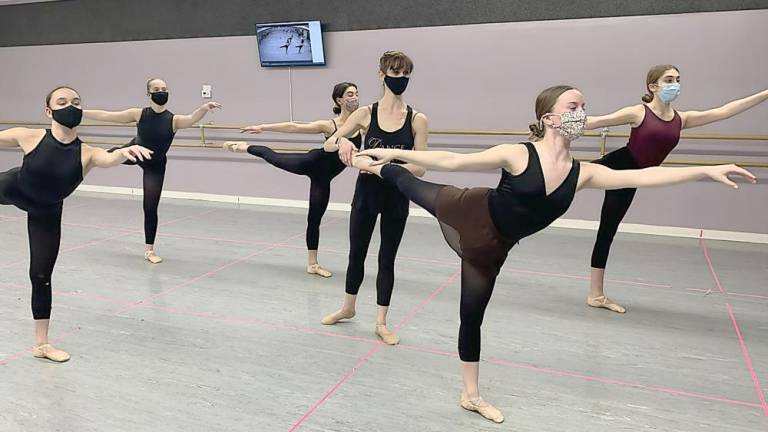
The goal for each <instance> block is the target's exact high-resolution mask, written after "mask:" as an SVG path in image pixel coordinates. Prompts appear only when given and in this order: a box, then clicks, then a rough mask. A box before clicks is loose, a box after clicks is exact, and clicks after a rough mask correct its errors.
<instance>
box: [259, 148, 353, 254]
mask: <svg viewBox="0 0 768 432" xmlns="http://www.w3.org/2000/svg"><path fill="white" fill-rule="evenodd" d="M248 153H250V154H252V155H254V156H256V157H260V158H262V159H264V160H265V161H267V162H268V163H270V164H271V165H274V166H276V167H278V168H280V169H283V170H285V171H288V172H290V173H293V174H298V175H304V176H307V177H309V212H308V213H307V235H306V237H307V238H306V240H307V250H317V247H318V244H319V243H320V223H321V222H322V220H323V215H324V214H325V210H326V209H328V201H329V200H330V199H331V180H333V179H334V177H336V176H337V175H339V173H341V172H342V171H343V170H344V168H345V166H344V164H343V163H341V161H340V160H339V156H338V153H329V152H326V151H324V150H323V149H314V150H310V151H309V152H307V153H277V152H275V151H274V150H272V149H270V148H269V147H265V146H260V145H252V146H249V147H248Z"/></svg>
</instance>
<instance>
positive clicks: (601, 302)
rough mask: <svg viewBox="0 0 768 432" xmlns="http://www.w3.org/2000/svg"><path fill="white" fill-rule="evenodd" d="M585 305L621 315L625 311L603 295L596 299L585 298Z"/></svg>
mask: <svg viewBox="0 0 768 432" xmlns="http://www.w3.org/2000/svg"><path fill="white" fill-rule="evenodd" d="M587 304H588V305H590V306H592V307H594V308H604V309H608V310H611V311H614V312H617V313H622V314H623V313H625V312H626V311H627V309H625V308H624V306H622V305H620V304H618V303H614V302H613V300H611V299H609V298H608V297H606V296H604V295H601V296H598V297H587Z"/></svg>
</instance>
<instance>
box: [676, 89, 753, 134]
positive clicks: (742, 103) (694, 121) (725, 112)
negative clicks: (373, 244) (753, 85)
mask: <svg viewBox="0 0 768 432" xmlns="http://www.w3.org/2000/svg"><path fill="white" fill-rule="evenodd" d="M766 100H768V90H763V91H761V92H760V93H755V94H753V95H752V96H747V97H745V98H743V99H739V100H735V101H733V102H728V103H727V104H725V105H723V106H721V107H719V108H713V109H710V110H706V111H685V112H681V113H680V117H681V118H682V120H683V129H689V128H694V127H698V126H704V125H706V124H710V123H714V122H716V121H720V120H725V119H727V118H731V117H733V116H735V115H736V114H741V113H743V112H744V111H746V110H748V109H750V108H752V107H754V106H756V105H759V104H761V103H763V102H765V101H766Z"/></svg>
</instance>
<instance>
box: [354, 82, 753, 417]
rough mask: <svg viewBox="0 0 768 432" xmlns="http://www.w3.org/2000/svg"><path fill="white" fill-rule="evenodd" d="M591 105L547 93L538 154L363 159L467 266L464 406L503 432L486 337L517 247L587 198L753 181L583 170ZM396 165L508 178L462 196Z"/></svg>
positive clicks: (719, 175) (573, 93)
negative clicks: (486, 363)
mask: <svg viewBox="0 0 768 432" xmlns="http://www.w3.org/2000/svg"><path fill="white" fill-rule="evenodd" d="M584 105H585V104H584V98H583V96H582V95H581V93H580V92H579V91H578V90H576V89H575V88H573V87H570V86H557V87H552V88H549V89H547V90H544V91H543V92H542V93H541V94H540V95H539V97H538V98H537V100H536V116H537V118H538V119H539V123H537V124H535V125H531V130H532V132H533V133H532V136H533V138H535V139H536V143H535V144H534V143H524V144H523V145H519V144H502V145H499V146H496V147H493V148H491V149H489V150H486V151H483V152H480V153H465V154H463V153H451V152H442V151H430V152H422V151H402V150H392V149H372V150H365V151H363V152H361V153H360V154H359V155H358V156H357V157H356V159H357V160H359V161H360V162H357V163H356V166H357V167H359V168H361V169H364V170H366V171H369V172H371V173H373V174H376V175H379V176H381V177H383V178H384V179H386V181H387V182H388V183H389V184H391V185H392V186H393V187H394V188H396V189H397V190H398V191H400V192H402V193H403V194H405V195H406V196H407V197H408V199H410V200H412V201H414V202H415V203H416V204H418V205H420V206H421V207H423V208H424V209H426V210H427V211H429V212H430V213H431V214H432V215H434V216H435V217H436V218H437V220H438V221H439V223H440V227H441V228H442V231H443V234H444V237H445V239H446V241H447V242H448V244H449V245H450V246H451V248H453V249H454V250H455V251H456V253H457V254H458V255H459V256H460V257H461V308H460V317H461V326H460V328H459V357H460V358H461V360H462V362H464V363H463V365H462V367H463V371H464V391H463V392H462V396H461V405H462V407H464V408H465V409H468V410H471V411H477V412H479V413H480V414H481V415H483V416H484V417H486V418H488V419H491V420H493V421H495V422H502V421H503V420H504V416H503V415H502V414H501V412H500V411H499V410H498V409H496V408H495V407H493V406H492V405H490V404H489V403H487V402H485V401H483V400H482V399H481V398H480V391H479V387H478V374H479V363H478V362H479V359H480V327H481V325H482V322H483V316H484V314H485V309H486V307H487V306H488V302H489V301H490V299H491V293H492V292H493V288H494V286H495V284H496V277H497V276H498V274H499V270H500V269H501V266H502V265H503V264H504V261H505V260H506V258H507V253H508V252H509V250H510V249H511V248H512V246H513V245H514V244H515V243H516V242H518V241H519V240H520V239H522V238H524V237H527V236H529V235H531V234H533V233H535V232H538V231H539V230H541V229H543V228H545V227H547V226H548V225H549V224H551V223H552V222H553V221H554V220H555V219H557V218H558V217H560V216H561V215H562V214H563V213H565V211H566V210H567V209H568V207H569V206H570V204H571V201H572V200H573V195H574V193H576V191H577V190H579V189H581V188H594V189H606V190H607V189H621V188H627V187H650V186H663V185H670V184H675V183H682V182H687V181H693V180H696V179H700V178H703V177H711V178H712V179H714V180H717V181H720V182H723V183H725V184H729V185H733V186H735V184H733V183H732V182H731V181H730V180H729V179H728V177H727V176H728V175H729V174H732V175H741V176H744V177H747V178H748V179H751V180H753V181H754V176H752V175H751V173H749V172H748V171H746V170H743V169H741V168H739V167H736V166H734V165H727V166H717V167H695V168H648V169H645V170H625V171H614V170H612V169H609V168H607V167H604V166H602V165H599V164H593V163H579V162H578V161H576V160H575V159H574V158H573V157H572V156H571V154H570V145H571V141H572V140H574V139H577V138H578V137H579V136H581V134H582V132H583V128H584V123H585V121H586V114H585V113H584ZM371 158H373V159H374V160H375V161H372V160H371ZM395 160H403V161H406V162H409V163H414V164H417V165H420V166H423V167H424V168H426V169H435V170H441V171H487V170H492V169H501V180H500V181H499V185H498V186H497V187H496V188H495V189H488V188H472V189H459V188H456V187H454V186H447V185H441V184H435V183H430V182H427V181H423V180H420V179H417V178H416V177H414V176H413V174H411V173H410V172H408V171H407V170H404V169H403V168H401V167H400V166H399V165H397V164H386V163H387V162H390V161H395ZM382 164H386V165H383V166H382Z"/></svg>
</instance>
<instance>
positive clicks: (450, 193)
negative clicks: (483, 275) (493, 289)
mask: <svg viewBox="0 0 768 432" xmlns="http://www.w3.org/2000/svg"><path fill="white" fill-rule="evenodd" d="M490 191H491V190H490V189H488V188H472V189H459V188H457V187H454V186H445V187H444V188H443V189H441V190H440V192H438V194H437V199H436V202H435V213H436V215H437V220H438V221H440V228H441V229H442V230H443V236H444V237H445V240H446V241H447V242H448V244H449V245H450V246H451V248H453V250H454V251H456V253H457V254H458V255H459V256H460V257H461V258H462V259H464V260H466V261H469V262H470V263H472V264H473V265H475V266H478V267H485V268H487V269H489V270H493V271H494V272H495V274H498V272H499V269H501V266H502V265H503V264H504V261H505V260H506V259H507V254H508V253H509V250H510V249H512V246H514V242H512V241H510V240H507V239H505V238H504V237H502V236H501V234H500V233H499V232H498V231H497V230H496V225H495V224H494V223H493V220H492V219H491V213H490V210H489V208H488V195H489V194H490Z"/></svg>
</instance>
